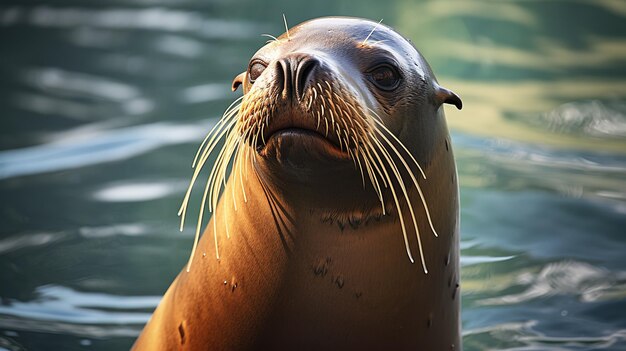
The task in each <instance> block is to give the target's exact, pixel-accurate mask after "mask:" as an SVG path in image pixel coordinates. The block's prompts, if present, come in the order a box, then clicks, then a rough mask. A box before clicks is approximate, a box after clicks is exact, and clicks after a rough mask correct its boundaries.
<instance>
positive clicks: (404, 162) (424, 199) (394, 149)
mask: <svg viewBox="0 0 626 351" xmlns="http://www.w3.org/2000/svg"><path fill="white" fill-rule="evenodd" d="M374 129H375V130H376V132H377V133H379V134H380V136H381V137H382V138H383V140H385V141H386V142H387V144H388V145H389V146H390V147H391V148H392V150H393V151H394V152H395V154H396V155H397V156H398V158H399V159H400V161H401V162H402V164H403V165H404V168H405V169H406V170H407V172H408V173H409V176H410V177H411V180H412V181H413V184H414V185H415V187H416V188H417V192H418V194H419V196H420V199H421V201H422V204H423V205H424V210H425V212H426V218H428V224H429V225H430V229H431V230H432V231H433V234H434V235H435V236H436V237H438V236H439V234H437V231H436V230H435V226H434V225H433V221H432V219H431V217H430V211H429V210H428V205H427V203H426V198H425V196H424V193H423V192H422V188H421V187H420V185H419V183H418V181H417V178H416V177H415V174H414V173H413V170H412V169H411V167H409V165H408V164H407V162H406V160H405V159H404V157H402V155H401V154H400V152H399V151H398V149H397V148H396V147H395V146H394V145H393V143H392V142H391V141H390V140H389V139H387V137H386V136H385V135H384V134H383V133H382V132H381V131H380V130H379V129H378V128H374Z"/></svg>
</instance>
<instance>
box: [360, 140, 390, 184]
mask: <svg viewBox="0 0 626 351" xmlns="http://www.w3.org/2000/svg"><path fill="white" fill-rule="evenodd" d="M371 151H373V145H372V143H371V142H370V141H367V144H366V147H365V152H367V155H368V156H369V158H370V159H371V160H372V165H373V166H374V169H376V171H377V172H378V174H379V175H380V178H381V180H382V181H383V185H384V186H385V188H388V187H389V186H388V185H387V181H386V180H385V177H384V176H383V173H382V172H381V170H380V168H379V167H378V164H377V163H376V162H373V161H374V157H373V156H372V153H371Z"/></svg>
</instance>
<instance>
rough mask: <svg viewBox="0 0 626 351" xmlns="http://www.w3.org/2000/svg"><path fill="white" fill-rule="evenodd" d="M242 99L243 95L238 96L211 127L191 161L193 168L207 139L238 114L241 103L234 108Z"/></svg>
mask: <svg viewBox="0 0 626 351" xmlns="http://www.w3.org/2000/svg"><path fill="white" fill-rule="evenodd" d="M241 99H243V96H241V97H239V98H237V100H235V101H233V102H232V103H231V104H230V106H228V108H226V111H225V112H224V114H223V115H222V117H221V118H220V119H219V121H218V122H217V123H216V124H215V125H214V126H213V128H211V130H210V131H209V132H208V133H207V135H206V137H204V140H203V141H202V143H201V144H200V146H199V147H198V151H197V152H196V155H195V156H194V158H193V162H192V163H191V168H195V165H196V161H197V160H198V156H199V155H200V152H201V151H202V149H203V147H204V145H205V144H206V143H207V140H209V139H210V137H211V136H214V135H215V134H214V133H216V132H217V130H219V129H220V128H222V126H223V125H224V124H226V123H227V122H228V121H229V119H231V118H233V117H234V116H236V115H237V112H239V107H240V106H241V104H239V105H237V106H235V107H234V108H233V106H234V105H235V104H237V103H238V102H239V101H241ZM231 108H232V110H231Z"/></svg>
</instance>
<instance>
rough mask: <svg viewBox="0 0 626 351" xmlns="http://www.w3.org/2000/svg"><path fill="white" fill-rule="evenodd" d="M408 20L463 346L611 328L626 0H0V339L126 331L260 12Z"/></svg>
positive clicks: (619, 268)
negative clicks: (440, 111)
mask: <svg viewBox="0 0 626 351" xmlns="http://www.w3.org/2000/svg"><path fill="white" fill-rule="evenodd" d="M282 13H285V14H286V17H287V20H288V22H289V24H290V25H295V24H296V23H299V22H301V21H303V20H306V19H309V18H313V17H318V16H323V15H350V16H358V17H367V18H370V19H374V20H379V19H381V18H383V19H384V23H386V24H388V25H391V26H393V27H395V28H397V29H398V30H399V31H400V32H402V33H403V34H405V35H406V36H407V37H409V38H411V39H412V40H413V42H414V43H415V45H416V46H417V47H418V49H420V50H421V51H422V53H423V54H424V55H425V56H426V58H427V59H428V61H429V62H430V63H431V65H432V66H433V69H434V71H435V73H436V74H437V77H438V78H439V80H440V82H442V83H443V84H444V85H445V86H446V87H448V88H451V89H453V90H454V91H455V92H457V93H458V94H459V95H461V96H462V97H463V101H464V106H465V107H464V109H463V110H462V111H454V110H452V109H447V110H446V112H447V118H448V123H449V125H450V126H451V128H452V140H453V147H454V149H455V153H456V156H457V163H458V167H459V178H460V181H461V204H462V209H461V212H462V225H461V232H462V235H461V246H462V252H461V253H462V258H461V264H462V282H461V288H462V303H463V313H462V320H463V343H464V349H465V350H486V349H492V350H493V349H499V350H597V349H607V350H624V349H626V255H625V253H626V237H625V235H626V79H625V78H626V26H625V25H624V23H626V2H624V1H623V0H598V1H584V0H580V1H533V0H528V1H431V2H413V1H401V0H396V1H360V2H358V3H356V2H347V1H326V0H324V1H315V2H313V1H310V2H300V1H298V2H296V1H281V2H278V1H273V2H267V3H266V2H263V3H262V2H252V1H226V0H221V1H212V2H209V1H191V0H177V1H173V0H135V1H122V0H116V1H108V2H106V5H105V3H104V2H93V1H87V0H61V1H57V2H55V3H54V4H43V3H38V2H37V1H3V2H2V4H0V111H2V112H0V350H22V349H26V350H75V349H76V350H77V349H81V350H117V349H119V350H124V349H128V348H129V347H130V345H131V344H132V342H133V340H134V338H135V337H136V336H137V335H138V333H139V332H140V330H141V328H142V326H143V324H144V323H145V322H146V321H147V320H148V318H149V316H150V313H151V311H152V310H153V309H154V307H155V306H156V305H157V303H158V301H159V299H160V296H161V294H162V293H163V292H164V291H165V289H166V288H167V287H168V285H169V284H170V282H171V280H172V279H173V278H174V276H175V275H176V274H177V273H178V271H179V270H180V269H181V267H182V266H183V265H184V263H185V262H186V259H187V257H188V256H187V255H188V254H189V250H190V248H191V243H192V228H187V229H186V230H185V231H184V232H183V233H182V234H181V233H179V232H178V230H177V226H178V218H177V217H176V212H177V209H178V206H179V204H180V201H181V199H182V195H183V192H184V190H185V186H186V184H187V181H188V180H189V178H190V176H191V169H190V167H189V166H190V163H191V160H192V158H193V155H194V152H195V149H196V147H197V146H198V144H199V142H200V141H201V139H202V137H203V136H204V133H206V132H207V131H208V130H209V129H210V127H211V126H212V124H213V123H215V121H216V118H217V117H219V116H221V113H222V112H223V110H224V109H225V108H226V107H227V106H228V105H229V104H230V102H231V101H232V100H234V99H235V98H236V97H238V96H239V95H238V94H237V93H231V92H230V81H231V80H232V78H233V77H234V76H235V75H237V74H238V73H240V72H241V71H243V69H244V67H246V65H247V61H248V59H249V57H250V56H251V55H252V54H253V53H254V52H255V51H256V50H257V49H258V48H259V47H260V46H262V45H263V43H264V42H265V40H266V38H264V37H261V36H260V34H262V33H270V34H273V35H278V34H280V33H282V31H283V27H282V26H283V24H282V16H281V14H282Z"/></svg>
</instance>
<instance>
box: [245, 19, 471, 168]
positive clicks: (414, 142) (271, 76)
mask: <svg viewBox="0 0 626 351" xmlns="http://www.w3.org/2000/svg"><path fill="white" fill-rule="evenodd" d="M240 85H241V86H242V87H243V92H244V97H243V101H242V105H241V108H240V113H239V117H238V118H239V122H238V123H239V125H240V129H241V130H240V134H241V135H242V136H243V139H244V140H246V142H247V143H248V144H249V145H250V146H252V148H253V149H254V150H255V151H256V152H257V153H258V154H259V155H260V156H262V157H263V158H264V159H266V160H267V159H270V160H273V161H277V164H280V165H282V166H286V167H287V168H289V167H292V168H293V167H295V168H297V169H298V171H299V172H302V171H303V170H308V171H310V172H311V171H312V172H315V170H316V169H319V170H322V169H323V170H328V169H329V168H330V169H335V170H336V169H339V168H341V167H345V166H346V165H347V166H349V165H352V164H354V163H356V162H355V161H359V160H361V161H362V160H363V159H364V158H369V159H372V158H373V159H376V155H375V153H374V152H373V151H372V150H371V149H372V148H378V147H379V146H381V147H384V148H388V149H389V145H387V144H388V143H402V144H404V145H406V146H407V148H408V149H409V150H411V153H412V154H413V156H415V157H416V158H417V159H420V158H421V159H422V160H424V157H428V155H429V153H430V150H429V142H430V141H431V140H430V139H432V138H429V137H427V135H428V133H429V132H433V131H434V132H436V131H437V124H439V123H441V121H440V120H441V119H442V117H443V116H441V112H440V111H439V110H440V108H441V105H442V104H443V103H451V104H454V105H456V106H457V107H458V108H461V100H460V99H459V97H458V96H457V95H456V94H454V93H453V92H451V91H450V90H447V89H445V88H443V87H441V86H439V85H438V83H437V81H436V79H435V77H434V75H433V73H432V70H431V69H430V67H429V65H428V63H427V62H426V60H425V59H424V58H423V57H422V55H421V54H420V53H419V52H418V51H417V50H416V49H415V47H414V46H413V45H412V44H411V43H410V42H409V41H408V40H406V39H405V38H404V37H402V36H401V35H400V34H398V33H397V32H395V31H394V30H393V29H391V28H389V27H387V26H384V25H382V24H380V23H376V22H372V21H368V20H363V19H356V18H344V17H342V18H336V17H329V18H320V19H315V20H311V21H308V22H304V23H302V24H300V25H298V26H296V27H294V28H291V29H289V30H288V31H287V32H285V33H284V34H282V35H281V36H280V37H278V38H277V39H276V40H272V41H270V42H268V44H267V45H265V46H264V47H262V48H261V49H260V50H258V51H257V52H256V53H255V54H254V55H253V56H252V58H251V59H250V61H249V64H248V68H247V70H246V71H245V72H243V73H241V74H240V75H238V76H237V77H236V78H235V79H234V81H233V90H235V89H237V87H239V86H240ZM438 119H439V120H438ZM391 134H392V135H391ZM386 139H387V140H386ZM396 139H397V140H396ZM395 146H396V147H398V146H397V145H395ZM398 148H399V147H398ZM390 154H393V152H391V153H390ZM393 155H394V156H396V155H395V154H393ZM379 156H380V157H381V159H384V155H382V152H381V154H380V155H379ZM422 156H423V157H422ZM405 157H406V155H405ZM371 161H372V162H375V160H371ZM424 161H425V160H424ZM362 167H363V165H362V164H361V168H362ZM352 168H354V167H352ZM366 168H367V167H366ZM286 171H289V169H286ZM288 173H289V172H288Z"/></svg>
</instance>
